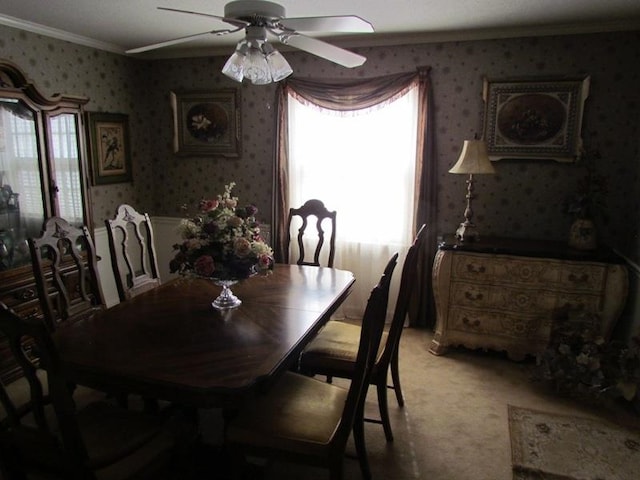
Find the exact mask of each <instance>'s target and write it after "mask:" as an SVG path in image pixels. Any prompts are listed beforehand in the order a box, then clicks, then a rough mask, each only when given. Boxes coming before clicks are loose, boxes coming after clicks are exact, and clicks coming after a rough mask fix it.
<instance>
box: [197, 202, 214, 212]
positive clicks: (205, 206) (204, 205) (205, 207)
mask: <svg viewBox="0 0 640 480" xmlns="http://www.w3.org/2000/svg"><path fill="white" fill-rule="evenodd" d="M216 208H218V200H204V199H203V200H200V210H201V211H202V212H210V211H211V210H215V209H216Z"/></svg>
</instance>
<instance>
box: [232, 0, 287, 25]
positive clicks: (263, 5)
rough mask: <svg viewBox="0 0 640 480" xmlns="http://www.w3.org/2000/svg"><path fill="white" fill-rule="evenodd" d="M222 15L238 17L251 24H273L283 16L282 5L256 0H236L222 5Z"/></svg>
mask: <svg viewBox="0 0 640 480" xmlns="http://www.w3.org/2000/svg"><path fill="white" fill-rule="evenodd" d="M224 16H225V17H227V18H238V19H240V20H246V21H248V22H250V23H252V24H258V25H261V24H262V25H264V24H267V25H269V24H273V23H274V22H277V21H279V20H282V19H283V18H284V17H285V10H284V7H283V6H282V5H278V4H277V3H273V2H265V1H262V0H260V1H258V0H237V1H235V2H230V3H227V4H226V5H225V6H224Z"/></svg>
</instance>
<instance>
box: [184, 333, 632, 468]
mask: <svg viewBox="0 0 640 480" xmlns="http://www.w3.org/2000/svg"><path fill="white" fill-rule="evenodd" d="M431 337H432V333H431V332H429V331H426V330H418V329H412V328H408V329H405V332H404V333H403V337H402V342H401V349H400V365H401V367H400V370H401V371H400V375H401V379H402V382H403V391H404V394H405V400H406V405H405V407H404V408H402V409H401V408H398V405H397V403H396V402H395V398H394V397H393V392H389V393H390V396H389V405H390V414H391V421H392V425H393V429H394V436H395V441H394V442H393V443H387V442H386V441H385V439H384V434H383V432H382V427H380V426H379V425H374V424H367V425H366V426H365V429H366V441H367V447H368V452H369V460H370V462H371V468H372V473H373V477H374V479H378V480H383V479H384V480H387V479H389V480H405V479H407V480H408V479H429V480H512V479H513V475H512V465H511V443H510V436H509V415H508V406H509V405H513V406H516V407H521V408H528V409H535V410H539V411H544V412H552V413H558V414H564V415H578V416H584V417H591V418H598V417H606V418H607V419H608V420H609V421H614V422H622V423H624V424H626V425H634V426H635V427H636V428H640V418H639V417H637V416H636V415H635V414H633V413H631V412H628V411H626V410H619V411H615V412H611V411H601V410H599V409H597V408H594V407H592V406H589V405H582V404H579V403H576V402H575V401H573V400H571V399H567V398H561V397H558V396H556V395H555V394H553V393H552V392H549V391H547V390H546V389H545V388H543V387H542V386H541V385H539V384H536V383H533V382H532V381H531V380H530V373H529V372H530V368H531V366H532V363H531V361H529V362H527V361H525V362H513V361H510V360H508V359H507V358H506V357H505V356H504V355H503V354H501V353H497V352H482V351H468V350H465V349H452V350H450V351H449V352H448V353H447V354H446V355H443V356H438V357H437V356H434V355H432V354H430V353H429V352H428V347H429V343H430V341H431ZM367 412H368V414H369V415H375V414H377V403H376V400H375V394H374V392H372V391H370V394H369V396H368V398H367ZM219 417H220V416H219V412H217V411H202V412H201V425H202V432H203V436H204V439H205V441H206V442H208V443H209V444H212V445H216V444H219V443H220V441H221V428H222V427H221V421H220V418H219ZM348 453H349V454H352V455H353V454H354V453H355V451H354V448H353V443H352V442H350V443H349V445H348ZM215 458H216V456H214V455H207V454H206V453H205V454H204V455H202V456H201V459H200V461H199V462H198V464H199V467H198V470H199V473H198V475H197V477H198V478H203V479H205V478H221V477H220V476H219V475H216V473H218V474H219V473H221V472H220V470H219V465H216V463H217V462H216V461H215ZM344 467H345V479H347V480H351V479H354V480H358V479H359V478H361V477H360V471H359V468H358V463H357V461H356V460H355V458H347V459H346V460H345V462H344ZM252 472H253V473H252V474H251V475H250V477H251V478H263V479H265V480H276V479H277V480H294V479H300V480H302V479H304V480H315V479H323V480H324V479H328V478H329V477H328V473H327V471H326V470H323V469H311V468H308V467H300V466H295V465H291V464H279V463H274V464H271V465H267V466H266V467H256V468H254V469H253V470H252Z"/></svg>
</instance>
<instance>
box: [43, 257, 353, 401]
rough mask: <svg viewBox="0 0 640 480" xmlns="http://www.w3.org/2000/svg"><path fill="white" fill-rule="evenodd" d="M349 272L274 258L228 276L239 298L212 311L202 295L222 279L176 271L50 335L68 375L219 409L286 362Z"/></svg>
mask: <svg viewBox="0 0 640 480" xmlns="http://www.w3.org/2000/svg"><path fill="white" fill-rule="evenodd" d="M354 281H355V278H354V276H353V274H352V273H351V272H348V271H344V270H339V269H335V268H324V267H309V266H298V265H286V264H276V265H275V268H274V270H273V272H271V273H270V274H269V275H266V276H262V275H258V276H254V277H252V278H249V279H246V280H243V281H241V282H239V283H237V284H236V285H234V286H233V287H232V290H233V293H234V294H235V295H237V296H238V298H240V299H241V300H242V305H240V306H239V307H237V308H235V309H232V310H228V311H223V312H220V311H218V310H215V309H214V308H212V306H211V302H212V301H213V300H214V299H215V298H216V297H217V296H218V294H219V293H220V290H221V287H219V286H217V285H215V284H214V282H213V281H211V280H208V279H198V278H184V277H180V278H177V279H174V280H172V281H169V282H167V283H165V284H163V285H161V286H159V287H157V288H155V289H153V290H150V291H148V292H145V293H143V294H141V295H138V296H136V297H134V298H132V299H131V300H127V301H125V302H122V303H120V304H118V305H116V306H114V307H112V308H110V309H108V310H105V311H102V312H99V313H97V314H95V315H94V316H93V317H92V318H89V319H86V320H82V321H79V322H76V323H74V324H71V325H68V326H65V327H62V328H59V329H58V330H56V332H55V333H54V340H55V342H56V344H57V347H58V349H59V353H60V356H61V359H62V363H63V365H64V368H65V369H66V374H67V375H68V377H69V380H70V381H72V382H74V383H76V384H79V385H85V386H89V387H92V388H95V389H99V390H102V391H106V392H112V393H118V394H119V393H123V394H126V393H134V394H140V395H143V396H145V397H149V398H156V399H162V400H168V401H171V402H177V403H180V404H184V405H187V406H191V407H196V408H209V407H223V408H224V407H228V406H233V405H234V402H237V401H238V400H239V397H241V396H243V395H246V394H248V393H251V392H254V391H256V390H258V389H260V388H268V386H269V384H270V382H272V381H274V380H275V379H276V378H277V377H278V374H279V373H281V372H283V371H285V370H287V369H289V368H291V366H292V365H293V364H294V362H295V361H296V360H297V358H298V356H299V353H300V352H301V350H302V348H304V346H305V345H306V343H307V342H308V341H309V340H310V339H311V338H312V337H313V336H314V335H315V334H316V332H317V331H318V330H319V329H320V328H321V327H322V325H324V323H325V322H326V321H327V320H328V319H329V317H330V316H331V315H332V313H334V312H335V310H336V309H337V308H338V307H339V306H340V304H341V303H342V302H343V301H344V299H345V298H346V297H347V296H348V294H349V293H350V290H351V287H352V285H353V283H354Z"/></svg>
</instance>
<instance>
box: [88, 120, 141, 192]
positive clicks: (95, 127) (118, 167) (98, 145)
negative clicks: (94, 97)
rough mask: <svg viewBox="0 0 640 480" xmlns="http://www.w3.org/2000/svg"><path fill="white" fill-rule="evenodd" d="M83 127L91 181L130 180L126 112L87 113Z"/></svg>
mask: <svg viewBox="0 0 640 480" xmlns="http://www.w3.org/2000/svg"><path fill="white" fill-rule="evenodd" d="M87 130H88V134H87V137H88V142H89V146H90V151H91V171H92V178H93V184H94V185H108V184H112V183H123V182H131V181H132V180H133V175H132V172H131V152H130V151H129V117H128V115H125V114H122V113H104V112H87Z"/></svg>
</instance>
